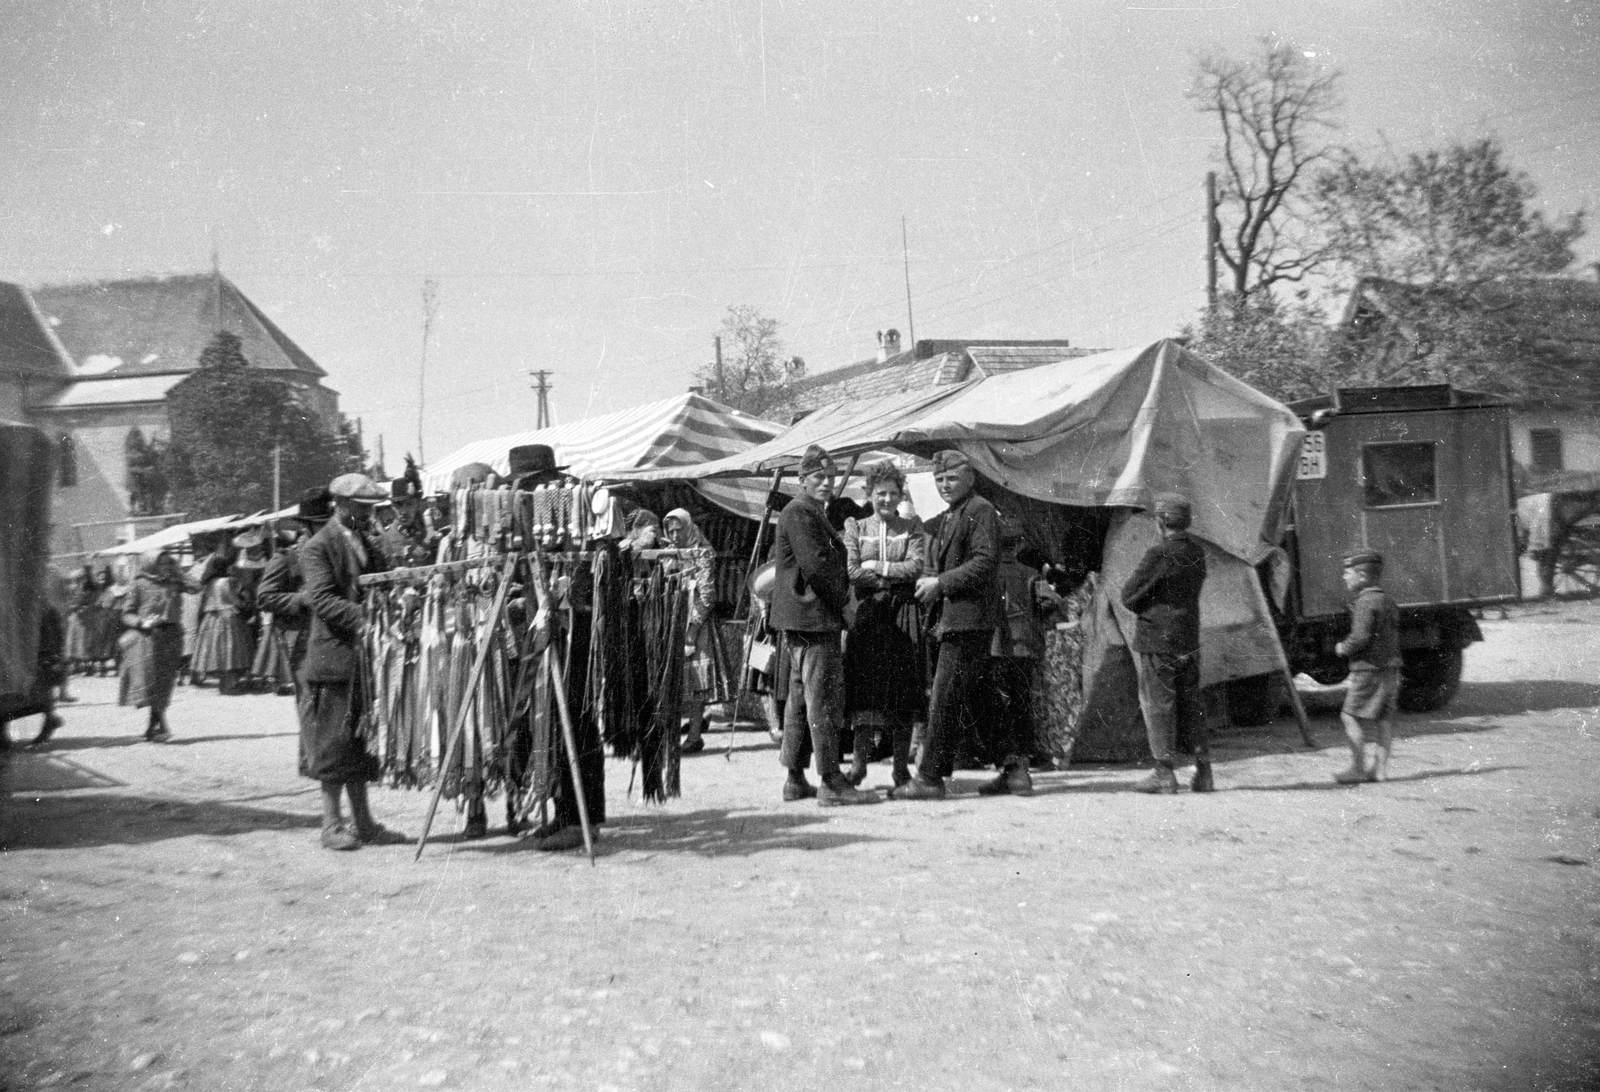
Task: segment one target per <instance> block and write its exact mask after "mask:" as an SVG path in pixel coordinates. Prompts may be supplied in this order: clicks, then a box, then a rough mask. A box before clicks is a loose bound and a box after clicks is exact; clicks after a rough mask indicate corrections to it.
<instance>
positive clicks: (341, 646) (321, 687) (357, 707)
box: [296, 474, 406, 850]
mask: <svg viewBox="0 0 1600 1092" xmlns="http://www.w3.org/2000/svg"><path fill="white" fill-rule="evenodd" d="M328 492H329V493H330V494H332V496H333V518H332V519H330V520H329V521H328V522H327V524H326V525H325V526H324V527H323V528H322V530H320V531H318V532H317V533H316V534H315V535H313V536H311V539H310V540H309V541H308V542H307V543H306V544H305V545H304V546H302V547H301V548H300V551H299V554H300V569H301V572H302V574H303V576H304V580H305V583H304V587H303V592H302V594H303V595H304V596H305V602H306V606H307V608H308V610H309V611H310V615H311V617H310V625H309V627H308V631H307V637H306V654H305V659H304V660H303V661H302V662H301V665H300V674H299V684H300V690H299V694H298V696H297V698H296V701H297V704H298V705H299V711H300V772H301V773H302V774H304V775H305V776H306V777H309V778H311V779H312V780H314V781H318V782H320V783H321V785H322V844H323V846H324V848H327V849H337V850H349V849H359V848H360V847H361V846H362V845H363V844H364V843H378V844H392V843H395V842H403V841H405V840H406V839H405V837H404V836H403V835H401V834H398V833H396V832H395V831H391V830H387V829H385V828H384V827H383V826H381V825H380V824H378V823H377V822H376V821H375V820H374V819H373V818H372V811H371V809H370V808H369V806H368V804H367V783H368V782H369V781H376V780H377V779H378V763H377V760H376V759H375V758H374V757H373V756H372V755H371V754H369V753H368V752H367V749H366V745H365V743H364V742H363V740H362V739H361V737H360V735H359V734H358V732H359V725H360V722H361V715H362V712H363V710H362V707H361V702H362V687H361V680H360V677H359V672H360V658H359V656H358V654H357V648H358V645H359V643H360V641H361V638H362V634H363V632H364V631H365V629H366V620H365V618H364V616H363V614H362V611H361V598H362V596H361V585H360V582H359V578H360V577H361V576H362V574H364V573H369V572H378V571H380V570H382V569H383V567H384V565H383V561H382V557H381V555H380V554H379V553H378V550H377V545H376V543H375V542H374V541H373V540H372V538H371V537H369V532H370V528H371V520H372V509H373V507H374V506H375V505H377V504H378V503H380V502H382V501H383V500H384V499H386V497H387V494H386V493H385V491H384V490H383V489H382V487H380V486H379V485H378V484H377V483H376V482H374V481H373V480H372V479H371V478H369V477H367V476H366V475H364V474H341V475H340V476H339V477H337V478H335V479H333V482H332V483H331V484H330V485H329V486H328ZM341 790H342V791H343V792H344V793H345V794H347V795H348V796H349V798H350V813H351V818H352V819H353V821H354V826H353V828H352V827H351V826H347V825H346V824H345V821H344V816H343V815H342V814H341V812H340V808H339V798H340V793H341Z"/></svg>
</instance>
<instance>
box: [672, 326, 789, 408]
mask: <svg viewBox="0 0 1600 1092" xmlns="http://www.w3.org/2000/svg"><path fill="white" fill-rule="evenodd" d="M721 337H722V345H723V360H722V367H721V368H720V369H718V368H717V366H716V365H715V364H706V365H702V366H701V367H699V368H697V369H695V378H696V379H698V380H699V381H700V383H701V385H702V387H703V388H704V390H705V392H706V394H707V395H708V396H710V397H711V398H714V399H716V400H717V401H718V402H721V403H722V404H723V405H726V406H732V407H734V408H735V409H741V410H744V411H745V412H746V413H753V414H755V415H757V416H761V415H763V414H767V413H770V412H773V411H775V410H780V409H781V408H782V407H783V404H784V403H785V402H786V401H787V399H788V395H789V384H790V383H792V382H793V381H794V380H796V379H799V378H801V377H803V376H804V375H805V367H806V366H805V362H804V361H803V360H801V359H800V358H799V357H797V356H796V357H790V358H788V359H784V357H783V342H782V340H780V339H779V337H778V320H777V319H772V318H767V317H766V316H764V315H763V314H762V313H761V312H760V311H759V310H758V309H756V308H755V307H752V306H751V305H749V304H737V305H734V306H730V307H729V308H728V313H727V314H726V315H724V316H723V317H722V329H721Z"/></svg>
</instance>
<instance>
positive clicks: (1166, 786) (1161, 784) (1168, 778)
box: [1133, 762, 1178, 796]
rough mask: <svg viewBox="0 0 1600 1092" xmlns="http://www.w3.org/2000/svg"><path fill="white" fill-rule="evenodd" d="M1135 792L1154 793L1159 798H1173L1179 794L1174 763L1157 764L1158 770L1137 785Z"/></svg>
mask: <svg viewBox="0 0 1600 1092" xmlns="http://www.w3.org/2000/svg"><path fill="white" fill-rule="evenodd" d="M1133 791H1134V792H1148V793H1154V794H1155V795H1157V796H1171V795H1172V794H1173V793H1175V792H1177V791H1178V778H1177V775H1175V774H1174V773H1173V772H1172V763H1170V762H1158V763H1156V768H1155V769H1153V770H1151V771H1150V776H1149V777H1147V778H1145V779H1144V780H1143V781H1140V782H1139V783H1138V784H1136V785H1135V786H1134V787H1133Z"/></svg>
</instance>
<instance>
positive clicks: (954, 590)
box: [928, 493, 1003, 637]
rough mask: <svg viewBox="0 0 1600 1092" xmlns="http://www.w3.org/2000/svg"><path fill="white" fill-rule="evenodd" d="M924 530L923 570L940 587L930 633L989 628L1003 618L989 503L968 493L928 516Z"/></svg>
mask: <svg viewBox="0 0 1600 1092" xmlns="http://www.w3.org/2000/svg"><path fill="white" fill-rule="evenodd" d="M935 521H937V522H935ZM929 534H930V535H931V536H932V540H931V541H930V542H929V544H928V555H929V556H928V564H929V571H930V572H931V573H932V574H933V575H935V576H937V577H938V578H939V589H940V591H941V592H942V595H941V597H940V603H939V622H938V625H937V626H935V627H934V632H935V634H937V635H938V636H940V637H942V636H944V635H945V634H946V633H960V632H970V631H972V630H991V629H994V628H995V627H996V626H998V625H999V624H1000V623H1001V622H1002V621H1003V619H1002V617H1001V614H1000V582H999V573H1000V514H999V513H998V512H996V511H995V508H994V505H992V504H990V503H989V502H988V501H986V500H984V499H983V498H982V497H980V496H978V495H977V494H976V493H968V494H967V495H966V497H965V498H963V499H962V500H961V501H960V503H958V504H956V505H955V506H954V507H952V508H950V509H948V510H946V511H944V512H941V513H939V515H937V516H935V517H934V520H930V521H929Z"/></svg>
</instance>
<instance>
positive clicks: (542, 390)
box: [528, 368, 552, 428]
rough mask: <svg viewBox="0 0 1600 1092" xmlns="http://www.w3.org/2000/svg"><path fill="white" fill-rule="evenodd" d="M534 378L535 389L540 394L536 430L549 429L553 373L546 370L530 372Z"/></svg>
mask: <svg viewBox="0 0 1600 1092" xmlns="http://www.w3.org/2000/svg"><path fill="white" fill-rule="evenodd" d="M528 374H529V375H531V376H533V389H534V390H536V391H538V392H539V418H538V423H537V424H535V425H534V427H535V428H549V427H550V424H551V421H550V376H551V374H552V373H551V372H550V371H549V370H547V369H545V368H540V369H539V370H538V371H535V372H529V373H528Z"/></svg>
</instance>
